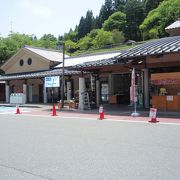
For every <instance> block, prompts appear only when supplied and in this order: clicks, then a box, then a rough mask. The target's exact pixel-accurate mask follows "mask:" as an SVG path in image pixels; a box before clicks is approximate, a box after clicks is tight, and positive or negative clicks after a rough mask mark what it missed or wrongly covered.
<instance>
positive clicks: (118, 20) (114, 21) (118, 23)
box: [103, 11, 126, 31]
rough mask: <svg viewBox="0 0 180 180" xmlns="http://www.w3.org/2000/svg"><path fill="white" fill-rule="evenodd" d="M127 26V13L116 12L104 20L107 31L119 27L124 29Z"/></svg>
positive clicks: (121, 29) (120, 29)
mask: <svg viewBox="0 0 180 180" xmlns="http://www.w3.org/2000/svg"><path fill="white" fill-rule="evenodd" d="M125 26H126V15H125V14H124V13H122V12H120V11H119V12H115V13H113V14H112V15H111V16H109V18H108V19H107V20H106V21H104V24H103V28H104V30H105V31H112V30H114V29H118V30H119V31H124V29H125Z"/></svg>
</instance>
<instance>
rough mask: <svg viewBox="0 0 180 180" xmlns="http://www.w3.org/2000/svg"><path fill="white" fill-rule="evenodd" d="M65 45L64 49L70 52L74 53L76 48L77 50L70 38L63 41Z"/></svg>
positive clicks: (75, 44)
mask: <svg viewBox="0 0 180 180" xmlns="http://www.w3.org/2000/svg"><path fill="white" fill-rule="evenodd" d="M65 47H66V51H67V52H68V53H70V54H71V53H74V52H75V51H76V50H78V46H77V43H75V42H73V41H71V40H67V41H65Z"/></svg>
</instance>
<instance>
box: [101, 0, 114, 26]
mask: <svg viewBox="0 0 180 180" xmlns="http://www.w3.org/2000/svg"><path fill="white" fill-rule="evenodd" d="M112 13H113V2H112V0H105V4H104V5H102V6H101V9H100V13H99V23H100V24H101V27H102V24H103V23H104V21H105V20H106V19H108V17H109V16H110V15H111V14H112ZM101 27H100V28H101Z"/></svg>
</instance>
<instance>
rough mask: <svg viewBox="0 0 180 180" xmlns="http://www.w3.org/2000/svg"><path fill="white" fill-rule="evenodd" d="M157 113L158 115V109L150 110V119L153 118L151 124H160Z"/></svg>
mask: <svg viewBox="0 0 180 180" xmlns="http://www.w3.org/2000/svg"><path fill="white" fill-rule="evenodd" d="M156 113H157V109H156V108H150V112H149V117H150V118H151V120H150V121H149V122H151V123H157V122H159V121H157V119H156Z"/></svg>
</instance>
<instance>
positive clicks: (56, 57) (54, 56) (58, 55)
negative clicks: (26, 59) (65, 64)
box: [24, 46, 69, 62]
mask: <svg viewBox="0 0 180 180" xmlns="http://www.w3.org/2000/svg"><path fill="white" fill-rule="evenodd" d="M24 48H25V49H28V50H30V51H31V52H34V53H36V54H38V55H39V56H41V57H44V58H46V59H48V60H50V61H56V62H62V58H63V54H62V52H59V51H56V50H52V49H45V48H37V47H31V46H24ZM65 57H69V56H67V55H65Z"/></svg>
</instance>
